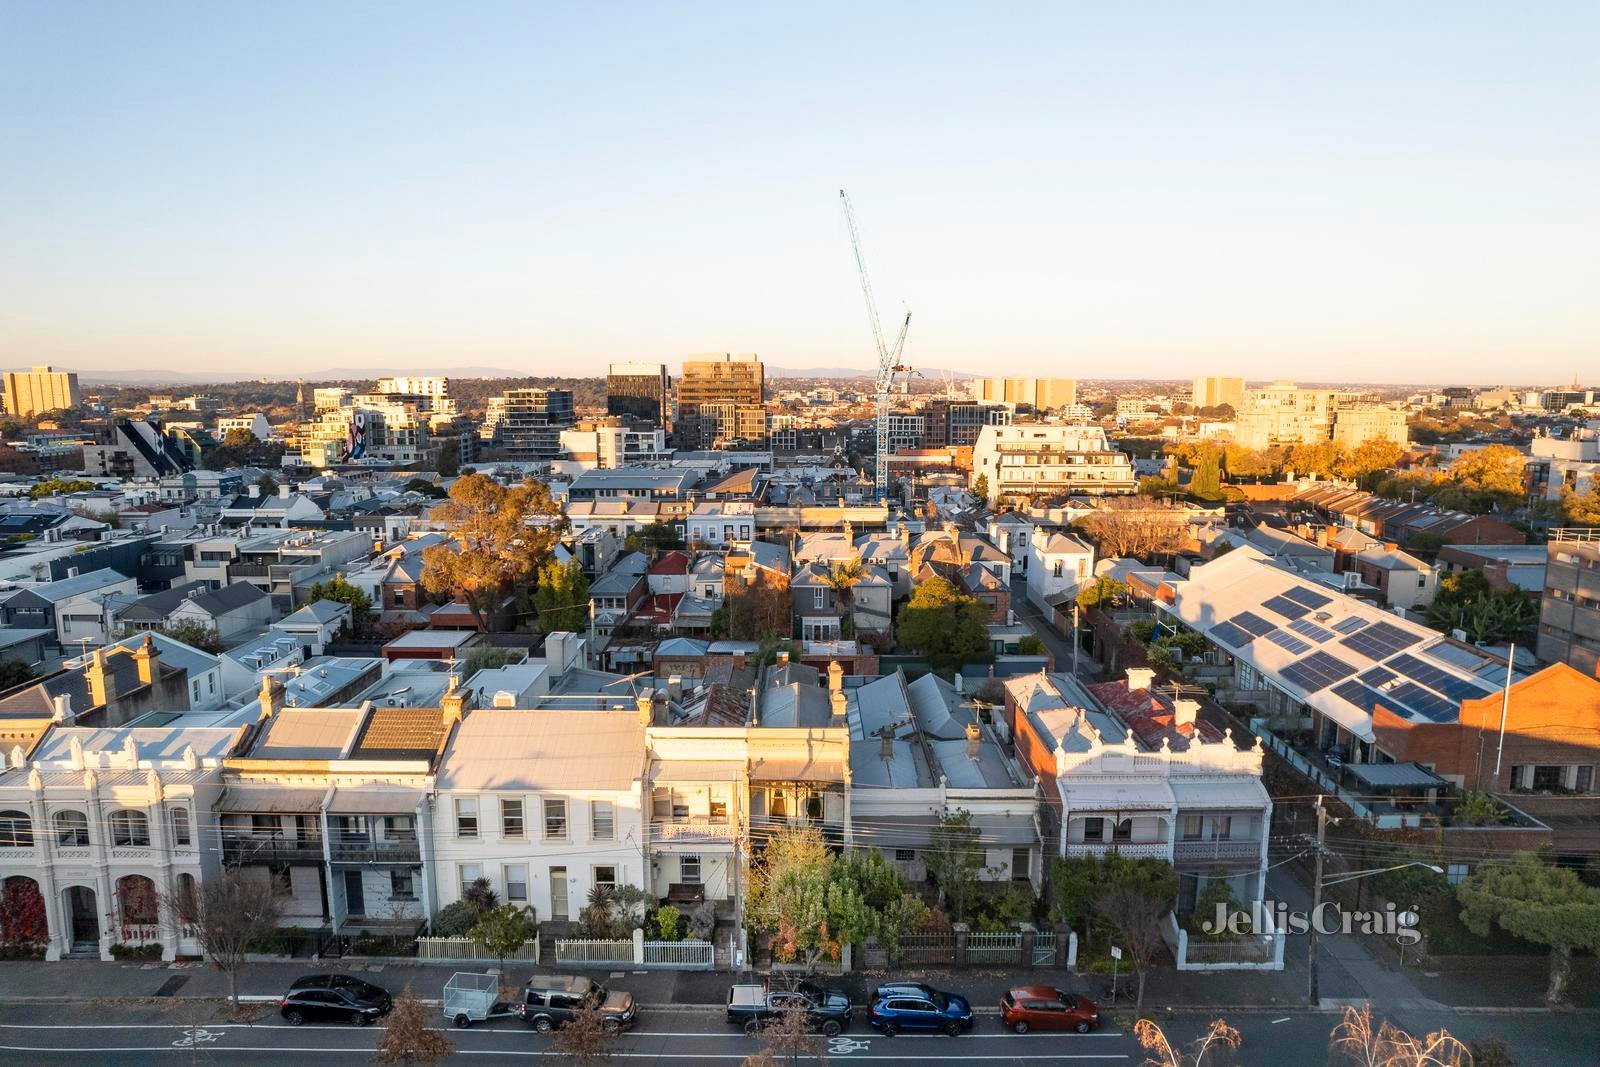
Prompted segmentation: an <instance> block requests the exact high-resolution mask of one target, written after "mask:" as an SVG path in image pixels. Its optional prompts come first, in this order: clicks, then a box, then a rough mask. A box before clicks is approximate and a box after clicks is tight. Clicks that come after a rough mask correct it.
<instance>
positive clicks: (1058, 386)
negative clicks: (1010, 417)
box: [972, 378, 1078, 411]
mask: <svg viewBox="0 0 1600 1067" xmlns="http://www.w3.org/2000/svg"><path fill="white" fill-rule="evenodd" d="M972 397H973V399H974V400H982V401H984V402H985V403H989V404H1011V405H1013V406H1020V407H1030V408H1032V409H1033V410H1035V411H1053V410H1054V409H1056V408H1062V407H1067V406H1068V405H1071V404H1075V403H1077V402H1078V382H1077V379H1075V378H977V379H974V381H973V383H972Z"/></svg>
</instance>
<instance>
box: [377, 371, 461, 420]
mask: <svg viewBox="0 0 1600 1067" xmlns="http://www.w3.org/2000/svg"><path fill="white" fill-rule="evenodd" d="M378 394H379V395H380V396H382V397H384V398H385V399H386V400H388V401H391V402H394V403H402V404H410V405H411V406H412V407H414V408H416V409H417V410H418V411H419V412H421V413H423V414H425V415H434V414H439V415H454V414H455V413H456V402H455V400H454V399H452V398H451V396H450V379H449V378H442V377H437V376H434V375H426V376H416V375H408V376H402V377H394V378H379V379H378Z"/></svg>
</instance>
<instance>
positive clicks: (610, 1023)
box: [603, 1019, 622, 1037]
mask: <svg viewBox="0 0 1600 1067" xmlns="http://www.w3.org/2000/svg"><path fill="white" fill-rule="evenodd" d="M603 1029H604V1030H605V1032H606V1033H608V1034H610V1035H612V1036H613V1037H615V1036H616V1035H617V1034H620V1033H622V1023H621V1021H620V1020H617V1019H607V1020H606V1021H605V1025H604V1027H603Z"/></svg>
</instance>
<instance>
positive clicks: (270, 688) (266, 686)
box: [260, 674, 283, 721]
mask: <svg viewBox="0 0 1600 1067" xmlns="http://www.w3.org/2000/svg"><path fill="white" fill-rule="evenodd" d="M282 710H283V683H282V682H280V681H278V680H277V679H276V678H274V677H273V676H272V675H270V674H267V675H263V676H262V678H261V715H260V720H261V721H265V720H267V719H270V718H272V717H273V716H274V715H276V714H278V712H280V711H282Z"/></svg>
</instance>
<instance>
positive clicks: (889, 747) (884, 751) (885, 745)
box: [878, 727, 894, 763]
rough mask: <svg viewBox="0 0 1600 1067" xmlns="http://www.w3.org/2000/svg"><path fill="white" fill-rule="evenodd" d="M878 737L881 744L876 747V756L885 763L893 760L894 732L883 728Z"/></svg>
mask: <svg viewBox="0 0 1600 1067" xmlns="http://www.w3.org/2000/svg"><path fill="white" fill-rule="evenodd" d="M878 737H879V738H880V739H881V743H880V744H879V746H878V755H879V756H880V757H881V758H882V759H883V761H884V762H885V763H887V762H888V761H889V760H892V759H894V731H893V730H890V729H889V728H888V727H884V729H883V731H882V732H881V733H880V734H878Z"/></svg>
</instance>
